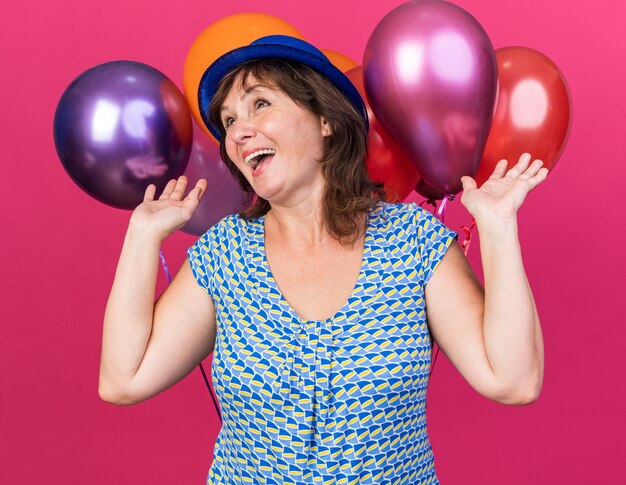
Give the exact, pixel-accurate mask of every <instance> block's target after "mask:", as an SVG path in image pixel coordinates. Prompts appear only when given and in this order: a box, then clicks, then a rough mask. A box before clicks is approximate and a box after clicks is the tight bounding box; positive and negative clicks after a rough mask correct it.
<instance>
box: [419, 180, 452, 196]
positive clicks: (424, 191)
mask: <svg viewBox="0 0 626 485" xmlns="http://www.w3.org/2000/svg"><path fill="white" fill-rule="evenodd" d="M415 191H416V192H417V193H418V194H420V195H421V196H423V197H426V198H427V199H429V200H442V199H443V198H444V197H445V196H446V194H444V193H443V192H439V191H438V190H437V189H434V188H432V187H431V186H430V185H428V184H427V183H426V181H425V180H424V179H422V180H420V181H419V182H418V184H417V185H416V186H415Z"/></svg>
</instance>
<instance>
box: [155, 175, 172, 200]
mask: <svg viewBox="0 0 626 485" xmlns="http://www.w3.org/2000/svg"><path fill="white" fill-rule="evenodd" d="M174 187H176V179H171V180H170V181H169V182H168V183H167V185H166V186H165V188H164V189H163V192H161V196H160V197H159V200H166V199H169V198H170V195H171V194H172V191H173V190H174Z"/></svg>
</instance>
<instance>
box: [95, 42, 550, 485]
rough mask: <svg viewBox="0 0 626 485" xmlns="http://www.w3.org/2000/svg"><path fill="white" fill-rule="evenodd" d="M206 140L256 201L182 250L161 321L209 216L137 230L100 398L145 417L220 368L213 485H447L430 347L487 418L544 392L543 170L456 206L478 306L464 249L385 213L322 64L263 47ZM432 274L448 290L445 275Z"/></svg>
mask: <svg viewBox="0 0 626 485" xmlns="http://www.w3.org/2000/svg"><path fill="white" fill-rule="evenodd" d="M199 101H200V107H201V113H202V116H203V119H204V122H205V123H206V125H207V127H208V128H209V129H210V130H211V132H212V133H213V135H214V136H215V137H216V138H217V139H218V140H220V143H221V152H222V157H223V159H224V161H225V162H226V164H227V166H228V167H229V169H230V170H231V172H232V173H233V175H234V176H235V177H236V178H237V180H238V181H239V183H240V185H241V186H242V188H243V189H244V190H246V191H247V192H248V193H249V194H251V195H252V196H254V200H253V201H252V203H251V205H250V206H249V207H248V209H247V210H246V211H244V212H243V213H241V214H232V215H229V216H227V217H225V218H224V219H222V220H221V221H220V222H218V223H217V224H215V225H214V226H213V227H211V228H210V229H209V230H208V231H207V232H206V233H205V234H204V235H202V236H201V237H200V238H199V239H198V240H197V242H196V243H195V244H194V245H193V246H192V247H191V248H189V250H188V256H189V258H188V261H186V262H185V264H183V265H182V267H181V269H180V271H179V272H178V274H177V275H176V278H175V279H174V281H173V282H172V284H171V285H170V286H169V287H168V288H167V289H166V291H165V292H164V293H163V294H162V295H161V296H160V297H159V299H158V300H157V301H156V303H154V290H155V280H156V275H157V271H158V260H159V248H160V245H161V243H162V241H163V240H164V239H165V238H166V237H168V236H169V235H170V234H172V233H173V232H174V231H176V230H177V229H179V228H180V227H182V226H183V225H184V224H185V223H186V222H187V221H188V220H189V219H190V217H191V215H192V213H193V211H194V210H195V209H196V207H197V206H198V203H199V200H200V198H201V196H202V193H203V192H204V190H205V189H206V181H205V180H201V181H200V182H198V184H197V185H196V187H194V188H193V189H192V190H191V191H190V192H189V193H188V194H187V195H186V196H185V192H186V189H187V181H186V178H185V177H180V178H179V179H178V180H172V181H170V183H169V184H168V185H167V187H166V188H165V190H164V191H163V193H162V194H161V195H160V197H159V198H158V199H154V196H155V187H154V186H150V187H148V189H147V190H146V194H145V200H144V202H143V203H142V204H141V205H139V206H138V207H137V209H136V210H135V211H134V212H133V214H132V216H131V219H130V223H129V228H128V232H127V234H126V238H125V240H124V245H123V248H122V253H121V256H120V260H119V264H118V268H117V271H116V274H115V280H114V283H113V287H112V289H111V294H110V297H109V302H108V305H107V308H106V313H105V319H104V333H103V346H102V360H101V369H100V387H99V392H100V396H101V397H102V398H103V399H105V400H107V401H110V402H113V403H116V404H133V403H137V402H140V401H143V400H145V399H148V398H150V397H152V396H154V395H155V394H157V393H159V392H161V391H163V390H165V389H167V388H168V387H170V386H172V385H173V384H175V383H176V382H178V381H179V380H181V379H182V378H183V377H184V376H186V375H187V374H188V373H189V372H190V371H191V370H192V369H193V368H194V367H195V366H197V365H198V363H199V362H201V361H202V360H203V359H204V358H205V357H207V356H208V355H209V353H210V352H212V351H213V350H214V349H215V353H214V358H213V369H212V370H213V382H214V386H215V388H216V392H217V395H218V397H219V401H220V406H221V409H222V416H223V426H222V429H221V431H220V434H219V436H218V440H217V443H216V445H215V451H214V453H215V456H214V460H213V465H212V466H211V469H210V471H209V476H208V482H207V483H210V484H234V483H250V484H261V483H280V484H296V483H324V484H335V483H337V484H357V483H360V484H386V483H389V484H391V483H393V484H416V483H439V482H438V480H437V476H436V474H435V468H434V457H433V453H432V449H431V446H430V442H429V439H428V433H427V429H426V413H425V411H426V391H427V386H428V380H429V370H430V366H431V349H432V345H431V342H432V340H433V339H434V340H435V341H436V342H437V343H438V345H439V347H440V348H441V349H442V351H443V352H444V353H445V355H446V356H447V357H448V358H449V359H450V361H451V362H452V363H453V364H454V366H455V367H456V368H457V369H458V371H459V372H460V373H461V374H462V375H463V377H465V379H466V380H467V381H468V382H469V384H470V385H471V386H472V387H473V388H474V389H476V391H478V392H479V393H480V394H482V395H484V396H486V397H488V398H489V399H492V400H495V401H498V402H501V403H505V404H527V403H530V402H533V401H534V400H536V399H537V396H538V394H539V391H540V389H541V385H542V377H543V342H542V336H541V329H540V325H539V318H538V316H537V311H536V309H535V304H534V302H533V297H532V294H531V290H530V286H529V284H528V281H527V279H526V275H525V273H524V267H523V263H522V257H521V251H520V243H519V240H518V235H517V217H516V214H517V210H518V209H519V207H520V205H521V204H522V202H523V200H524V198H525V197H526V195H527V193H528V192H529V191H530V190H532V189H533V188H534V187H535V186H537V185H538V184H539V183H540V182H541V181H543V180H544V179H545V177H546V174H547V169H545V168H541V166H542V162H541V161H539V160H536V161H534V162H533V163H532V164H530V156H529V155H528V154H524V155H522V157H521V158H520V160H519V161H518V163H517V164H516V165H515V166H513V167H512V168H511V169H510V170H508V171H506V169H507V166H506V161H501V162H500V163H499V164H498V165H497V166H496V169H495V171H494V173H493V175H492V176H491V178H490V179H489V180H488V181H487V182H485V184H484V185H483V186H482V187H480V188H477V187H476V184H475V183H474V180H473V179H472V178H471V177H468V176H466V177H463V180H462V181H463V186H464V192H463V196H462V198H461V202H462V203H463V205H464V206H465V207H466V208H467V210H468V211H469V212H470V213H471V214H472V216H474V218H475V219H476V223H477V227H478V230H479V232H480V246H481V256H482V263H483V269H484V277H485V288H484V289H483V288H482V286H481V285H480V283H479V282H478V280H477V278H476V277H475V275H474V273H473V272H472V269H471V268H470V266H469V264H468V262H467V260H466V258H465V257H464V255H463V252H462V251H461V250H460V248H459V246H458V245H457V244H454V240H455V239H456V238H457V234H456V233H455V232H454V231H451V230H450V229H448V228H447V227H445V226H444V225H443V224H441V223H440V222H439V221H438V220H437V219H436V218H434V217H433V216H432V215H431V214H430V213H429V212H427V211H425V210H423V209H421V208H420V207H419V206H418V205H416V204H389V203H386V202H384V201H383V200H382V197H383V196H384V191H383V190H382V188H381V186H380V184H374V183H372V182H371V181H370V180H369V179H368V177H367V174H366V171H365V162H364V160H365V154H366V147H367V114H366V110H365V106H364V103H363V100H362V99H361V97H360V96H359V94H358V92H357V91H356V89H355V88H354V86H353V85H352V84H351V83H350V81H349V80H348V79H347V78H346V77H345V76H344V75H343V74H342V73H341V72H340V71H339V70H337V69H336V68H335V67H334V66H333V65H332V64H331V63H330V61H328V59H327V58H326V57H324V55H323V54H322V53H321V52H320V51H319V50H317V49H316V48H315V47H313V46H312V45H310V44H308V43H306V42H304V41H302V40H298V39H294V38H291V37H286V36H269V37H264V38H261V39H259V40H257V41H255V42H253V43H252V44H250V45H248V46H245V47H241V48H238V49H235V50H234V51H231V52H229V53H227V54H225V55H224V56H222V57H221V58H219V59H218V60H217V61H215V62H214V63H213V64H212V65H211V66H210V67H209V68H208V69H207V71H206V73H205V74H204V76H203V78H202V80H201V83H200V91H199ZM435 269H436V271H435Z"/></svg>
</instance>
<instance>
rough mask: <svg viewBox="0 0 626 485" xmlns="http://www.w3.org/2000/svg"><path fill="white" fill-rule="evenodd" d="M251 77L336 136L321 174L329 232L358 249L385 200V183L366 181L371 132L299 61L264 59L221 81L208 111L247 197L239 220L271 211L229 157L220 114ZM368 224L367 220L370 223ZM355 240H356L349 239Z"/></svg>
mask: <svg viewBox="0 0 626 485" xmlns="http://www.w3.org/2000/svg"><path fill="white" fill-rule="evenodd" d="M250 75H252V76H253V77H254V78H255V79H256V80H258V81H260V82H261V83H266V84H267V85H269V86H272V87H276V88H278V89H280V90H282V91H283V92H284V93H285V94H287V95H288V96H289V97H290V98H291V99H292V100H293V101H294V102H295V103H297V104H298V105H300V106H302V107H303V108H306V109H308V110H309V111H311V112H312V113H313V114H315V115H318V116H323V117H324V118H325V119H326V120H327V121H328V123H329V125H330V127H331V131H332V134H331V135H330V136H327V137H325V138H324V155H323V157H322V160H321V163H322V174H323V176H324V179H325V180H326V190H325V192H324V197H323V211H324V220H325V221H326V226H327V230H328V232H329V233H330V234H331V235H332V236H334V237H335V238H337V239H338V240H339V241H340V242H341V241H342V239H344V238H348V239H350V240H351V242H352V243H354V242H355V241H356V240H357V239H358V238H359V236H360V235H361V234H363V233H364V231H365V226H363V225H362V224H361V222H360V221H361V216H362V215H363V214H365V215H366V216H367V217H369V213H370V212H371V211H372V210H374V209H375V208H376V206H377V205H379V204H380V202H381V201H382V200H384V199H385V197H386V194H385V190H384V188H383V183H382V182H378V183H376V182H372V181H371V180H370V178H369V177H368V175H367V170H366V167H365V156H366V154H367V127H366V125H365V121H364V120H363V118H362V117H361V116H360V115H359V113H358V111H357V110H356V108H355V107H354V106H353V105H352V103H351V102H350V101H349V100H348V99H347V98H346V97H345V96H344V95H343V94H342V93H341V92H340V91H339V90H338V89H337V88H336V87H335V86H334V85H333V84H332V83H331V82H330V81H329V80H328V79H326V78H325V77H324V76H323V75H321V74H319V73H318V72H317V71H315V70H313V69H312V68H310V67H308V66H306V65H304V64H302V63H299V62H295V61H289V60H284V59H261V60H253V61H248V62H244V63H242V64H240V65H239V66H237V67H236V68H235V69H233V70H232V71H230V72H229V73H228V74H227V75H226V76H224V77H223V78H222V80H221V81H220V84H219V86H218V88H217V91H216V93H215V96H214V97H213V100H212V101H211V106H210V108H209V120H210V122H211V123H212V124H213V125H214V126H216V127H217V129H218V130H219V132H220V135H221V141H220V153H221V155H222V160H224V162H225V163H226V166H227V167H228V169H229V170H230V172H231V174H232V175H233V176H234V177H235V179H236V180H237V182H238V183H239V185H240V186H241V188H242V189H243V191H244V192H245V193H246V194H247V195H248V198H247V201H246V205H247V206H248V207H247V209H245V210H244V211H243V212H240V213H239V215H240V216H241V217H242V218H244V219H251V218H256V217H260V216H262V215H264V214H266V213H267V212H268V211H269V210H270V204H269V202H268V201H267V200H265V199H262V198H261V197H258V196H257V197H256V200H255V201H254V203H252V204H251V202H252V199H253V197H254V195H255V194H254V191H253V189H252V187H251V186H250V184H249V183H248V180H247V179H246V178H245V176H244V175H243V174H242V173H241V172H240V171H239V169H238V168H237V167H236V165H235V164H234V163H233V161H232V160H230V158H228V154H227V153H226V145H225V143H224V140H225V138H226V132H225V130H224V126H223V124H222V120H221V115H220V108H221V106H222V104H223V103H224V100H225V99H226V97H227V96H228V93H229V92H230V90H231V88H232V86H233V84H234V82H235V80H236V79H237V77H238V76H240V77H239V83H240V87H241V88H243V87H246V84H247V80H248V77H249V76H250ZM366 220H367V219H366ZM350 236H352V237H350Z"/></svg>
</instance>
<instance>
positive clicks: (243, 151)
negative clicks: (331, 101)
mask: <svg viewBox="0 0 626 485" xmlns="http://www.w3.org/2000/svg"><path fill="white" fill-rule="evenodd" d="M221 120H222V124H223V125H224V127H225V130H226V137H225V141H224V142H225V145H226V152H227V154H228V156H229V158H230V159H231V160H232V161H233V162H234V163H235V165H236V166H237V168H238V169H239V170H240V171H241V172H242V173H243V175H244V176H245V177H246V179H247V180H248V182H249V183H250V185H251V186H252V188H253V189H254V191H255V192H256V193H257V194H258V195H259V196H260V197H262V198H263V199H265V200H268V201H269V202H271V203H279V204H285V205H289V206H292V205H293V204H297V203H299V202H302V201H304V200H306V198H308V197H311V195H312V193H313V191H322V190H323V187H324V180H323V176H322V171H321V167H322V165H321V163H319V161H318V160H321V159H322V156H323V154H324V137H326V136H330V134H331V129H330V125H329V124H328V123H327V122H326V121H325V120H324V119H323V118H321V117H319V116H317V115H315V114H313V113H312V112H311V111H309V110H308V109H306V108H303V107H301V106H300V105H298V104H296V103H295V102H294V101H293V100H292V99H291V98H290V97H289V96H288V95H287V94H286V93H284V92H283V91H281V90H280V89H278V88H276V87H273V86H268V85H261V84H260V83H259V81H257V80H256V79H255V78H254V77H253V76H249V77H248V79H247V81H246V83H245V84H244V86H243V87H240V82H239V79H236V80H235V82H234V83H233V88H231V90H230V92H229V93H228V96H227V97H226V99H225V100H224V104H223V105H222V111H221ZM259 150H262V152H259ZM264 152H265V153H264ZM251 157H252V158H251ZM259 160H260V161H259Z"/></svg>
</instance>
